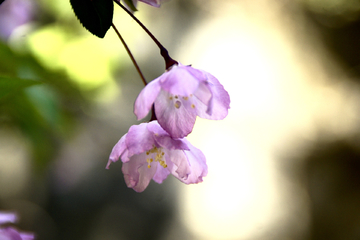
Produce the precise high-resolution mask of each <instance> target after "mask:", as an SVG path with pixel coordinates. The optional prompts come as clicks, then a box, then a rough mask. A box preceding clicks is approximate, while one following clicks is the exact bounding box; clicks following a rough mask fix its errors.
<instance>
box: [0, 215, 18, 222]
mask: <svg viewBox="0 0 360 240" xmlns="http://www.w3.org/2000/svg"><path fill="white" fill-rule="evenodd" d="M16 221H17V216H16V214H15V213H11V212H0V224H4V223H15V222H16Z"/></svg>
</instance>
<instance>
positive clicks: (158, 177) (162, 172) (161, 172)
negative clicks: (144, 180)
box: [153, 163, 170, 184]
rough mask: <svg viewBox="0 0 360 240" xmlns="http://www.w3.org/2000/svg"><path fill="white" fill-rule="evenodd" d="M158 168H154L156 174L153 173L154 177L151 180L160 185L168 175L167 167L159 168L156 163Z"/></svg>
mask: <svg viewBox="0 0 360 240" xmlns="http://www.w3.org/2000/svg"><path fill="white" fill-rule="evenodd" d="M156 164H157V165H158V166H157V167H156V172H155V175H154V177H153V180H154V181H155V182H157V183H159V184H161V183H162V182H163V181H164V180H165V179H166V178H167V176H168V175H169V174H170V172H169V170H168V168H169V165H168V167H167V168H164V167H162V166H160V164H159V163H156Z"/></svg>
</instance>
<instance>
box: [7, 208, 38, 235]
mask: <svg viewBox="0 0 360 240" xmlns="http://www.w3.org/2000/svg"><path fill="white" fill-rule="evenodd" d="M16 221H17V216H16V214H15V213H8V212H0V239H1V240H33V239H35V236H34V234H33V233H25V232H20V231H18V230H17V229H16V228H14V227H11V226H2V225H4V224H8V223H15V222H16Z"/></svg>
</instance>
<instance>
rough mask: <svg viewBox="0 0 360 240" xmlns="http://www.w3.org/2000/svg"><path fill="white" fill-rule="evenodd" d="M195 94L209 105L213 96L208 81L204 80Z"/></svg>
mask: <svg viewBox="0 0 360 240" xmlns="http://www.w3.org/2000/svg"><path fill="white" fill-rule="evenodd" d="M194 96H195V97H196V98H197V99H198V100H200V101H201V102H202V103H204V104H205V105H206V106H207V105H209V103H210V100H211V98H212V92H211V90H210V88H209V86H208V83H206V82H203V83H200V84H199V87H198V88H197V89H196V91H195V92H194Z"/></svg>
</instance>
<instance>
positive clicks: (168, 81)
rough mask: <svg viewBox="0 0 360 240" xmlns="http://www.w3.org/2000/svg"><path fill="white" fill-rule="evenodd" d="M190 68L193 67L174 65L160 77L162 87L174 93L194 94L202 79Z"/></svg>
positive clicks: (181, 94)
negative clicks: (190, 70)
mask: <svg viewBox="0 0 360 240" xmlns="http://www.w3.org/2000/svg"><path fill="white" fill-rule="evenodd" d="M188 68H191V67H188V66H183V65H179V66H176V65H174V66H173V67H172V68H171V69H170V70H169V71H167V72H165V73H164V74H163V75H161V76H160V77H159V79H160V82H161V88H162V89H163V90H165V91H167V92H168V93H170V94H172V95H179V96H190V94H193V93H194V92H195V91H196V89H197V88H198V86H199V83H200V81H199V80H198V79H197V78H195V77H194V76H193V75H192V74H191V73H190V72H189V71H188ZM199 72H200V71H199ZM200 73H201V72H200Z"/></svg>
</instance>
